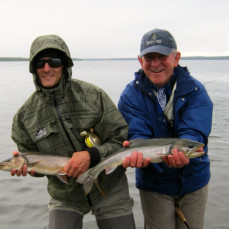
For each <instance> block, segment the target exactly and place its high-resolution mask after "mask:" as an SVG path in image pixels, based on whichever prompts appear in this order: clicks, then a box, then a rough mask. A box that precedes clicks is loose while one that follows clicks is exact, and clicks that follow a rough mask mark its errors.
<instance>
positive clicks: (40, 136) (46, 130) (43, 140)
mask: <svg viewBox="0 0 229 229" xmlns="http://www.w3.org/2000/svg"><path fill="white" fill-rule="evenodd" d="M28 133H29V135H30V137H31V138H32V140H33V142H34V143H35V144H36V146H37V147H38V149H39V151H41V152H44V153H45V152H47V153H51V152H54V149H55V148H57V144H60V143H61V142H62V141H61V138H60V136H59V134H58V131H57V127H56V123H55V121H50V122H47V123H45V124H44V125H42V124H39V125H36V126H35V127H33V128H30V129H29V130H28Z"/></svg>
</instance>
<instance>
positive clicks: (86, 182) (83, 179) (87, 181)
mask: <svg viewBox="0 0 229 229" xmlns="http://www.w3.org/2000/svg"><path fill="white" fill-rule="evenodd" d="M90 170H91V169H89V170H87V171H86V172H84V173H83V174H82V175H80V176H79V177H78V178H77V179H76V182H77V183H80V184H82V185H83V189H84V192H85V194H86V195H87V194H88V193H89V192H90V191H91V189H92V186H93V184H94V182H95V179H94V178H93V177H92V176H91V175H90V173H89V172H90Z"/></svg>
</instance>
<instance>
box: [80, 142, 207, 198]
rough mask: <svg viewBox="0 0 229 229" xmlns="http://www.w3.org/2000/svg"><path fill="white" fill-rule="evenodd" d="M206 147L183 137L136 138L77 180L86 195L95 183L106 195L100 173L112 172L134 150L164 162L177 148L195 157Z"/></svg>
mask: <svg viewBox="0 0 229 229" xmlns="http://www.w3.org/2000/svg"><path fill="white" fill-rule="evenodd" d="M202 147H204V144H203V143H200V142H196V141H192V140H189V139H181V138H153V139H134V140H131V141H130V146H129V147H127V148H121V149H120V150H118V151H117V152H116V153H114V154H112V155H110V156H108V157H106V158H105V159H103V160H102V161H101V162H100V163H98V164H97V165H96V166H94V167H93V168H91V169H89V170H87V171H86V172H84V173H83V174H81V175H80V176H79V177H78V178H77V179H76V182H78V183H80V184H82V185H83V189H84V192H85V194H86V195H88V193H89V192H90V191H91V189H92V186H93V184H94V183H95V184H96V186H97V188H98V189H99V191H100V192H101V193H102V195H103V196H105V193H104V192H103V191H102V189H101V187H100V186H99V184H98V180H97V179H98V176H99V174H100V173H101V172H102V171H103V170H105V174H106V175H108V174H111V173H112V172H113V171H114V170H115V169H116V168H117V167H118V166H120V165H121V164H122V163H123V161H124V160H125V159H126V157H128V156H131V154H132V152H133V151H137V152H142V155H143V158H144V159H145V158H150V162H151V163H160V162H162V161H163V160H162V156H167V155H169V154H172V150H173V149H174V148H177V149H178V150H179V151H182V152H184V154H185V156H186V157H187V158H195V157H199V156H202V155H203V154H204V153H205V152H203V151H202V152H196V151H197V150H198V149H200V148H202Z"/></svg>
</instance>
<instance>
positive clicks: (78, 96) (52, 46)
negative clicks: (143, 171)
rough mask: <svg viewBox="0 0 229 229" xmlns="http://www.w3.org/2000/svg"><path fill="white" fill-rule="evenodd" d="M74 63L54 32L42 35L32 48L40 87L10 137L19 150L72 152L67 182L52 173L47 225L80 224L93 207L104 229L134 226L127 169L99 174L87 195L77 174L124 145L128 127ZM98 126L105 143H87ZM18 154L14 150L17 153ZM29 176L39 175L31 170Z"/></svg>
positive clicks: (75, 228) (17, 118)
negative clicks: (82, 77)
mask: <svg viewBox="0 0 229 229" xmlns="http://www.w3.org/2000/svg"><path fill="white" fill-rule="evenodd" d="M72 66H73V62H72V59H71V56H70V52H69V49H68V47H67V45H66V43H65V42H64V41H63V40H62V38H60V37H58V36H56V35H47V36H40V37H38V38H37V39H35V40H34V42H33V43H32V46H31V50H30V65H29V70H30V72H31V73H32V74H33V80H34V84H35V87H36V91H35V92H34V93H33V94H32V95H31V96H30V97H29V98H28V100H27V101H26V102H25V103H24V105H23V106H22V107H21V108H20V109H19V111H18V112H17V113H16V115H15V117H14V120H13V126H12V139H13V140H14V141H15V143H16V144H17V147H18V150H19V151H20V152H40V153H42V154H51V155H62V156H68V157H71V159H70V160H69V162H68V163H67V165H66V166H65V170H66V172H67V175H68V176H69V178H71V179H70V182H69V184H65V183H63V182H62V181H60V180H59V179H58V178H57V177H55V176H47V177H48V192H49V194H50V196H51V200H50V203H49V210H50V214H49V227H48V228H49V229H63V228H68V229H70V228H72V229H81V228H82V219H83V216H84V214H86V213H88V212H89V211H90V210H91V211H92V213H93V214H94V215H95V216H96V220H97V224H98V227H99V228H102V229H105V228H107V229H112V228H113V229H116V228H119V229H121V228H123V229H126V228H129V229H134V228H135V223H134V219H133V214H132V207H133V200H132V198H130V196H129V191H128V184H127V179H126V175H125V169H124V168H123V167H119V168H118V169H116V170H115V171H114V172H113V173H112V174H110V175H105V173H102V174H101V175H100V176H99V185H100V187H101V189H102V190H103V192H104V193H106V197H105V198H104V197H103V196H102V195H101V192H100V191H99V190H98V188H97V187H96V186H93V188H92V190H91V192H90V193H89V195H88V196H86V195H85V193H84V190H83V188H82V185H80V184H78V183H76V179H75V178H76V177H78V176H79V175H80V174H82V173H83V172H85V171H86V170H88V169H89V168H91V167H93V166H95V165H96V164H97V163H98V162H99V161H100V160H101V159H103V158H105V157H107V156H109V155H110V154H112V153H114V152H115V151H117V150H118V149H119V148H121V147H122V142H123V141H124V140H125V139H126V138H127V133H128V126H127V124H126V122H125V120H124V119H123V117H122V115H121V114H120V112H119V111H118V109H117V108H116V107H115V105H114V104H113V102H112V101H111V99H110V98H109V97H108V95H107V94H106V93H105V92H104V91H103V90H101V89H100V88H98V87H96V86H94V85H92V84H89V83H86V82H83V81H79V80H76V79H72V78H71V77H72ZM90 129H94V132H95V133H96V134H97V135H98V136H99V138H100V140H101V142H102V144H101V145H95V146H94V147H91V148H90V147H87V146H86V144H85V139H84V137H82V136H81V135H80V133H81V132H83V131H89V130H90ZM16 155H17V153H16V154H15V156H16ZM11 173H12V175H17V176H21V175H23V176H25V175H27V166H26V165H24V166H23V168H21V169H20V170H18V171H17V170H15V169H14V170H12V171H11ZM31 175H35V176H36V175H37V176H39V174H36V171H31Z"/></svg>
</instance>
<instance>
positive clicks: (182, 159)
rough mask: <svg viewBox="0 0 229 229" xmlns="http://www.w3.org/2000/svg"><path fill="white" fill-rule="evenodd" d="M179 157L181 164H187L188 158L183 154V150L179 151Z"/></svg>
mask: <svg viewBox="0 0 229 229" xmlns="http://www.w3.org/2000/svg"><path fill="white" fill-rule="evenodd" d="M199 152H200V151H199ZM179 158H180V162H181V166H184V165H187V164H189V159H188V158H187V157H186V156H185V155H184V153H183V152H179Z"/></svg>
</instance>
